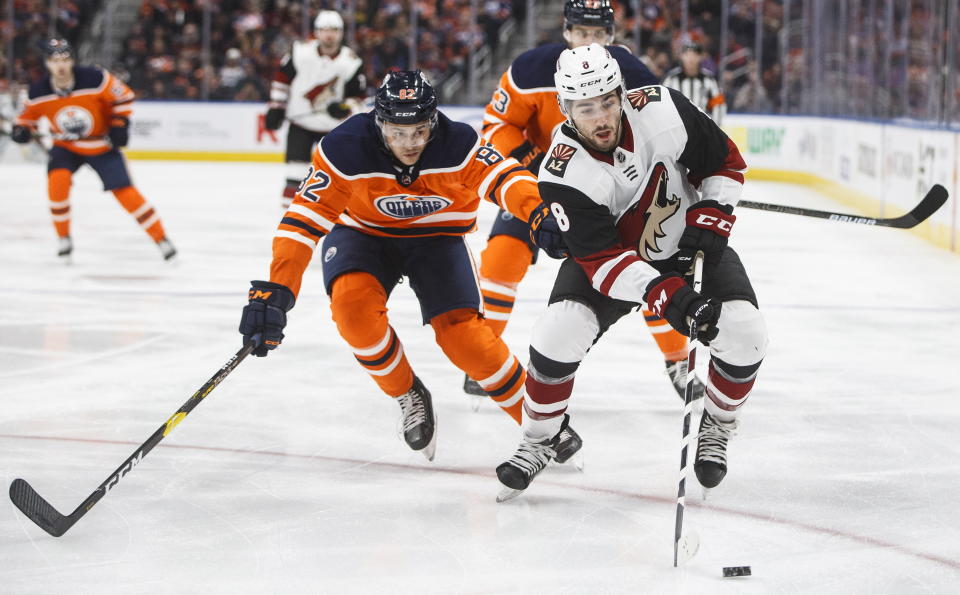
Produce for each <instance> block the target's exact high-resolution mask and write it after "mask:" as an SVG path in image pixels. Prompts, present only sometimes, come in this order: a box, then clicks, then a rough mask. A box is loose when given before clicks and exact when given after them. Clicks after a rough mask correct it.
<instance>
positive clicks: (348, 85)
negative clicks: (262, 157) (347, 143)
mask: <svg viewBox="0 0 960 595" xmlns="http://www.w3.org/2000/svg"><path fill="white" fill-rule="evenodd" d="M313 29H314V37H315V38H314V39H310V40H307V41H295V42H293V47H292V48H291V49H290V53H289V54H287V55H286V56H284V57H283V61H282V62H281V63H280V68H279V69H278V70H277V72H276V73H275V74H274V76H273V82H272V83H271V85H270V103H269V104H268V105H267V107H268V109H267V115H266V118H265V119H264V125H265V126H266V128H267V129H268V130H278V129H279V128H280V127H281V126H282V125H283V121H284V118H286V119H287V120H288V121H289V122H290V126H289V127H288V128H287V141H286V142H287V146H286V151H285V152H284V162H286V164H287V166H286V183H285V184H284V188H283V198H282V199H281V204H282V206H283V208H284V209H286V208H287V207H289V206H290V201H292V200H293V196H294V195H295V194H296V191H297V185H298V184H299V183H300V180H301V179H302V178H303V174H304V172H306V171H307V168H308V167H309V166H310V151H311V150H312V149H313V145H315V144H316V143H317V142H319V141H320V139H321V138H323V135H324V134H326V133H328V132H330V131H331V130H333V129H334V128H335V127H336V126H338V125H339V124H340V123H341V122H343V121H344V120H345V119H347V118H348V117H350V116H352V115H353V114H355V113H357V112H359V111H360V109H361V108H362V107H363V101H364V98H365V97H366V89H367V82H366V77H364V76H363V60H362V59H361V58H360V56H358V55H357V54H356V52H354V51H353V50H352V49H350V48H349V47H347V46H345V45H343V19H342V18H341V17H340V15H339V14H338V13H336V12H334V11H332V10H321V11H320V13H319V14H317V18H316V19H314V22H313Z"/></svg>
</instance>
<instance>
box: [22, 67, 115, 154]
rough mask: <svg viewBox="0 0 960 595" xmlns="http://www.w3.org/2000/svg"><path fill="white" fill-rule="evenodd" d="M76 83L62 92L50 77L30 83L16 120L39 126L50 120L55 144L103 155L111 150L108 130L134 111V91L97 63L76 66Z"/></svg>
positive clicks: (26, 124) (79, 151) (76, 151)
mask: <svg viewBox="0 0 960 595" xmlns="http://www.w3.org/2000/svg"><path fill="white" fill-rule="evenodd" d="M73 77H74V86H73V89H72V90H71V91H70V92H69V93H65V94H59V93H57V91H56V90H54V88H53V86H52V84H51V83H50V78H49V77H46V78H44V79H43V80H40V81H37V82H36V83H34V84H32V85H30V92H29V96H28V99H27V101H26V103H25V104H24V106H23V111H22V112H21V113H20V115H19V116H17V120H16V123H17V124H19V125H21V126H27V127H28V128H31V129H35V128H36V127H37V123H38V122H39V121H40V119H41V118H47V120H49V121H50V132H51V133H52V134H53V144H54V145H56V146H59V147H63V148H65V149H67V150H69V151H73V152H74V153H77V154H79V155H100V154H101V153H106V152H107V151H109V150H110V148H111V145H110V139H109V138H108V137H107V132H108V131H109V130H110V126H111V125H116V124H118V123H119V122H115V121H114V120H115V119H122V120H126V119H129V118H130V114H131V113H132V112H133V99H134V95H133V91H131V90H130V87H128V86H127V85H126V84H125V83H124V82H123V81H121V80H120V79H118V78H117V77H115V76H113V75H112V74H110V73H109V72H107V71H105V70H103V69H101V68H97V67H93V66H75V67H74V68H73Z"/></svg>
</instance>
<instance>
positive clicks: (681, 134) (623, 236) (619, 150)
mask: <svg viewBox="0 0 960 595" xmlns="http://www.w3.org/2000/svg"><path fill="white" fill-rule="evenodd" d="M555 81H556V87H557V91H558V95H559V100H560V104H561V110H562V111H563V113H564V115H565V116H566V118H567V119H566V122H565V123H564V124H563V125H562V126H561V129H560V131H559V132H557V134H556V135H554V137H553V142H552V144H551V146H550V148H549V150H548V151H547V154H546V158H545V159H544V160H543V163H542V164H541V167H540V175H539V187H540V194H541V197H542V198H543V200H544V202H545V203H546V204H548V205H550V210H551V211H552V213H553V214H554V216H555V217H556V220H557V222H558V224H559V226H560V230H561V232H562V234H563V238H564V241H565V242H566V244H567V247H568V249H569V251H570V258H568V259H566V260H565V261H564V262H563V263H562V265H561V267H560V271H559V272H558V273H557V278H556V281H555V283H554V286H553V290H552V292H551V295H550V300H549V306H548V307H547V309H546V310H545V311H544V312H543V313H542V314H541V316H540V318H539V319H538V321H537V323H536V325H535V326H534V329H533V334H532V337H531V343H530V362H529V365H528V367H527V380H526V387H527V394H526V397H525V398H524V415H523V417H524V419H523V441H522V442H521V443H520V446H519V448H518V450H517V452H516V453H515V454H514V455H513V457H511V458H510V460H508V461H507V462H505V463H503V464H501V465H500V466H499V467H497V476H498V478H499V479H500V481H501V483H503V485H504V486H506V488H505V489H504V490H503V492H502V493H501V495H500V497H499V498H498V500H501V501H502V500H504V499H508V498H510V497H513V496H516V495H518V494H519V493H520V492H521V491H522V490H524V489H526V488H527V486H528V485H529V484H530V481H531V480H532V479H533V478H534V477H535V476H536V475H537V473H539V472H540V471H541V470H542V469H543V468H544V467H545V466H546V464H547V463H548V462H549V461H550V460H551V459H552V458H553V456H554V455H553V452H554V450H553V449H554V445H555V443H556V441H557V437H558V436H559V434H560V432H561V431H562V430H563V428H564V427H565V426H566V425H567V424H568V423H569V419H570V416H569V415H567V414H566V410H567V405H568V403H569V400H570V397H571V393H572V391H573V382H574V376H575V374H576V371H577V368H578V367H579V365H580V362H581V361H582V360H583V358H584V357H585V356H586V354H587V352H588V351H589V349H590V348H591V346H592V345H593V344H594V343H595V342H596V341H597V340H599V338H600V337H601V336H602V335H603V333H604V332H605V331H606V330H607V329H608V328H610V326H611V325H613V324H614V323H615V322H616V321H617V320H619V319H620V318H621V317H623V316H624V315H626V314H628V313H629V312H631V311H632V310H634V309H636V308H637V306H638V305H639V304H646V305H647V306H648V307H649V308H650V309H651V310H653V311H654V312H656V313H657V314H658V315H660V316H661V317H663V318H665V319H666V320H667V321H668V322H669V323H670V324H671V326H673V328H675V329H676V330H678V331H680V332H681V333H683V334H688V333H689V328H690V327H689V325H690V324H691V323H692V322H693V321H695V322H696V324H697V325H698V334H699V338H700V339H701V340H702V342H703V343H704V344H708V345H709V347H710V363H709V373H708V377H707V386H706V398H705V399H704V411H703V416H702V418H701V421H700V429H699V442H698V446H697V453H696V461H695V463H694V470H695V472H696V474H697V478H698V480H699V481H700V483H701V484H702V485H703V486H705V487H708V488H712V487H714V486H716V485H718V484H719V483H720V481H721V480H722V479H723V477H724V475H725V474H726V471H727V456H726V447H727V443H728V440H729V439H730V437H731V435H733V433H734V431H735V430H736V428H737V417H738V414H739V412H740V408H741V407H742V405H743V404H744V402H745V401H746V400H747V397H748V396H749V395H750V391H751V389H752V388H753V384H754V379H755V378H756V375H757V370H758V369H759V368H760V363H761V362H762V360H763V357H764V354H765V352H766V345H767V332H766V326H765V324H764V321H763V317H762V316H761V314H760V311H759V310H758V308H757V299H756V295H755V294H754V291H753V288H752V287H751V285H750V280H749V278H748V277H747V273H746V271H745V270H744V268H743V265H742V264H741V262H740V259H739V257H738V256H737V254H736V252H734V251H733V249H732V248H730V247H729V246H728V245H727V239H728V237H729V235H730V231H731V229H732V227H733V224H734V222H735V221H736V217H735V216H734V215H733V206H734V205H735V204H736V203H737V200H738V198H739V196H740V192H741V189H742V185H743V173H742V172H743V170H744V169H745V168H746V164H745V163H744V161H743V158H742V157H741V156H740V152H739V150H738V149H737V147H736V145H734V143H733V142H732V141H730V139H729V138H727V136H726V135H725V134H724V133H723V131H721V130H720V128H718V127H717V125H716V124H715V123H714V122H713V121H711V120H710V118H709V117H707V115H706V114H704V113H703V112H702V111H700V110H698V109H697V108H696V107H694V106H693V105H692V104H691V103H690V102H689V100H687V99H686V98H685V97H683V95H682V94H680V93H679V92H678V91H675V90H672V89H668V88H666V87H662V86H648V87H641V88H639V89H633V90H629V91H628V90H627V89H626V88H625V87H624V84H623V79H622V77H621V74H620V69H619V66H618V65H617V62H616V60H614V59H612V58H611V56H610V54H609V52H608V51H607V50H606V49H604V48H603V47H602V46H600V45H597V44H592V45H589V46H586V47H580V48H576V49H572V50H565V51H564V52H563V53H562V54H561V55H560V58H559V59H558V61H557V71H556V75H555ZM698 251H702V252H703V253H704V256H705V258H704V274H703V293H702V294H700V293H697V292H695V291H693V289H691V287H690V286H689V285H688V283H687V282H685V280H684V278H685V275H686V274H687V273H688V271H689V268H690V263H691V262H692V260H693V255H694V254H695V253H696V252H698Z"/></svg>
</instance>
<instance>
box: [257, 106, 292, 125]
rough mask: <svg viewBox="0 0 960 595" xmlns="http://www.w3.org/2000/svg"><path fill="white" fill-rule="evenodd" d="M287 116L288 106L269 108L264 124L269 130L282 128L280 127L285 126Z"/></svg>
mask: <svg viewBox="0 0 960 595" xmlns="http://www.w3.org/2000/svg"><path fill="white" fill-rule="evenodd" d="M286 117H287V110H286V108H282V107H271V108H270V109H268V110H267V115H266V117H265V118H264V119H263V125H264V127H265V128H266V129H267V130H280V127H281V126H283V119H284V118H286Z"/></svg>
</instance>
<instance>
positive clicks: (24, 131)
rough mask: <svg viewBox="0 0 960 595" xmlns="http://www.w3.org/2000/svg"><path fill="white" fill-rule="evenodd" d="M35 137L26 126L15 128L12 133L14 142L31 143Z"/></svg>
mask: <svg viewBox="0 0 960 595" xmlns="http://www.w3.org/2000/svg"><path fill="white" fill-rule="evenodd" d="M32 137H33V132H32V131H31V130H30V129H29V128H27V127H26V126H19V125H17V126H14V127H13V130H11V131H10V138H11V139H13V142H15V143H20V144H21V145H22V144H24V143H28V142H30V139H31V138H32Z"/></svg>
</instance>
